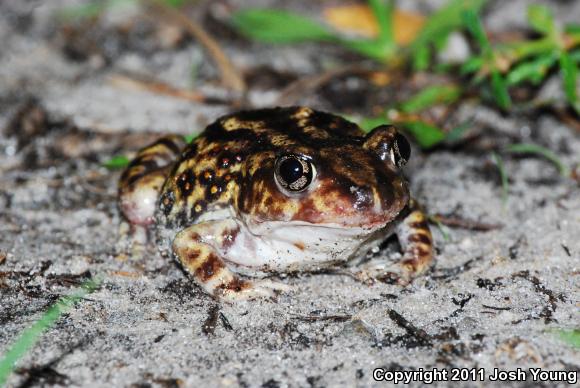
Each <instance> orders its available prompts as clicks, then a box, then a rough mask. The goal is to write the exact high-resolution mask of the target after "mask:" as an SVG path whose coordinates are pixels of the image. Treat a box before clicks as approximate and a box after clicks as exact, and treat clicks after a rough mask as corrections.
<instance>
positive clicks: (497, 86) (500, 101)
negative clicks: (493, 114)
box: [491, 69, 512, 110]
mask: <svg viewBox="0 0 580 388" xmlns="http://www.w3.org/2000/svg"><path fill="white" fill-rule="evenodd" d="M491 92H492V94H493V97H494V99H495V102H496V103H497V105H498V106H499V107H500V108H502V109H503V110H508V109H509V108H510V107H511V105H512V100H511V97H510V95H509V92H508V90H507V85H506V82H505V80H504V78H503V76H502V75H501V74H500V73H499V71H497V70H495V69H494V70H492V72H491Z"/></svg>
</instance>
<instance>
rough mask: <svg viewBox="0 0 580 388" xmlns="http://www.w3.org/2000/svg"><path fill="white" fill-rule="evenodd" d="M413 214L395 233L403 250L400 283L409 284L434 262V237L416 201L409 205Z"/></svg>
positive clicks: (404, 220)
mask: <svg viewBox="0 0 580 388" xmlns="http://www.w3.org/2000/svg"><path fill="white" fill-rule="evenodd" d="M409 208H410V210H411V212H410V213H409V214H408V215H407V216H406V217H405V218H404V219H403V220H402V221H401V223H400V224H399V225H398V226H397V229H396V230H395V233H396V235H397V238H398V240H399V244H400V245H401V248H402V250H403V259H402V261H401V262H400V265H401V267H402V268H403V273H402V276H401V278H400V279H399V283H401V284H408V283H409V282H410V281H411V280H412V279H413V278H414V277H415V276H417V275H419V274H421V273H422V272H423V271H425V270H426V269H427V267H429V265H430V264H431V262H432V261H433V237H432V235H431V230H430V229H429V224H428V223H427V216H426V215H425V213H423V211H422V210H421V209H420V208H419V206H418V205H417V203H416V202H415V201H414V200H411V203H410V205H409Z"/></svg>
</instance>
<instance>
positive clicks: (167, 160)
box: [119, 135, 186, 244]
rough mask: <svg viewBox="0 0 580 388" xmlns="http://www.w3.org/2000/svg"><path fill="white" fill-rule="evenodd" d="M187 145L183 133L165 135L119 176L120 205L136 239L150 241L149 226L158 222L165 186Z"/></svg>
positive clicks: (142, 150) (138, 155) (132, 236)
mask: <svg viewBox="0 0 580 388" xmlns="http://www.w3.org/2000/svg"><path fill="white" fill-rule="evenodd" d="M185 145H186V142H185V139H184V138H183V137H182V136H177V135H169V136H164V137H162V138H160V139H158V140H157V141H155V142H154V143H152V144H150V145H148V146H147V147H145V148H143V149H141V150H140V151H139V152H138V153H137V155H136V157H135V159H133V161H131V163H130V164H129V166H127V168H126V169H125V171H123V174H122V175H121V179H120V180H119V207H120V209H121V212H122V213H123V216H124V217H125V219H126V220H127V221H128V223H129V233H128V234H129V235H130V236H131V238H132V239H133V241H132V242H136V243H138V244H143V243H145V242H146V240H147V238H146V237H147V227H148V226H149V225H151V224H152V223H153V222H154V218H153V215H154V213H155V209H156V207H157V200H158V197H159V192H160V191H161V187H162V186H163V183H164V182H165V179H166V177H167V175H168V173H169V170H170V169H171V167H172V165H173V163H174V162H175V160H176V159H177V158H178V157H179V155H180V154H181V150H182V149H183V148H184V147H185ZM122 227H124V225H122Z"/></svg>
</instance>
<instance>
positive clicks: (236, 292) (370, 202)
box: [118, 106, 433, 301]
mask: <svg viewBox="0 0 580 388" xmlns="http://www.w3.org/2000/svg"><path fill="white" fill-rule="evenodd" d="M410 154H411V145H410V143H409V142H408V140H407V139H406V138H405V136H404V135H403V134H402V133H401V132H400V131H398V130H397V128H396V127H395V126H392V125H386V124H384V125H379V126H377V127H376V128H374V129H372V130H370V131H368V132H365V131H363V130H362V129H361V128H360V127H359V126H358V125H357V124H355V123H353V122H351V121H348V120H346V119H345V118H342V117H340V116H338V115H334V114H332V113H327V112H323V111H318V110H314V109H311V108H309V107H304V106H292V107H275V108H263V109H255V110H245V111H240V112H237V113H233V114H229V115H225V116H222V117H220V118H218V119H217V120H216V121H214V122H213V123H212V124H210V125H208V126H207V127H206V128H205V129H204V130H203V131H202V132H201V133H200V134H199V135H198V136H197V137H196V138H195V139H193V140H192V141H191V142H190V143H187V142H186V140H185V138H184V137H182V136H179V135H166V136H163V137H161V138H160V139H158V140H157V141H155V142H154V143H152V144H150V145H148V146H146V147H145V148H143V149H141V150H140V151H139V152H138V153H137V154H136V157H135V158H134V159H133V160H132V161H131V163H130V164H129V165H128V166H127V168H126V169H125V171H124V172H123V173H122V175H121V177H120V180H119V196H118V198H119V199H118V202H119V207H120V210H121V213H122V215H123V217H124V219H125V220H126V221H127V222H128V224H129V225H130V226H131V230H132V231H133V232H135V233H137V231H139V230H141V231H142V232H141V233H147V232H143V231H151V230H153V231H154V232H155V233H154V234H155V236H156V242H157V245H158V246H159V249H161V250H162V251H163V252H165V253H169V254H170V255H172V256H173V257H174V258H175V259H176V260H177V262H178V263H179V264H180V265H181V267H182V268H183V269H184V270H185V272H187V274H189V275H190V277H191V279H192V280H193V282H194V283H195V284H197V285H198V286H199V287H201V288H202V289H203V290H204V291H205V292H206V293H208V294H210V295H212V296H213V297H215V298H217V299H218V300H229V301H237V300H243V299H255V298H262V297H266V298H268V297H275V296H277V295H279V294H280V293H283V292H287V291H289V286H287V285H286V284H284V283H283V282H275V281H272V280H271V278H272V276H276V275H278V276H280V275H282V274H288V273H300V272H311V273H312V272H317V271H321V270H325V269H331V268H340V267H343V266H347V267H348V266H351V267H352V265H351V264H350V263H352V262H353V261H356V258H357V257H359V258H360V257H361V255H364V254H365V253H368V252H369V251H372V250H373V249H376V248H377V247H378V246H379V245H380V244H381V243H382V242H384V241H385V240H386V239H387V238H388V237H389V236H391V235H395V236H396V237H397V238H398V240H399V243H400V244H399V245H400V247H401V250H402V258H401V260H400V261H398V262H396V263H394V264H392V265H386V264H385V265H379V266H375V267H368V268H363V269H361V270H359V271H354V272H352V273H353V274H354V275H355V278H356V279H359V280H361V281H364V282H371V283H372V281H374V280H377V279H378V280H381V281H388V282H391V283H397V284H400V285H403V286H405V285H408V284H409V283H410V282H411V281H412V280H413V279H414V278H415V277H416V276H417V275H419V274H421V273H423V272H424V271H425V270H426V269H427V268H428V267H429V266H430V265H431V263H432V261H433V238H432V234H431V231H430V229H429V225H428V222H427V217H426V216H425V213H424V212H423V211H422V210H421V208H420V206H419V205H418V203H417V202H416V201H415V200H414V199H412V197H411V195H410V192H409V183H408V182H407V180H406V179H405V177H404V175H403V172H402V168H403V166H404V165H405V164H406V163H407V161H408V160H409V157H410Z"/></svg>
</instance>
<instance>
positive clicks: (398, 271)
mask: <svg viewBox="0 0 580 388" xmlns="http://www.w3.org/2000/svg"><path fill="white" fill-rule="evenodd" d="M354 277H355V279H357V280H358V281H360V282H362V283H365V284H368V285H372V284H375V283H376V282H381V283H385V284H398V285H400V286H407V285H409V283H411V281H412V279H413V276H412V272H411V271H409V269H408V268H407V267H405V266H404V265H401V264H393V265H390V266H376V267H371V268H365V269H362V270H360V271H358V272H355V273H354Z"/></svg>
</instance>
